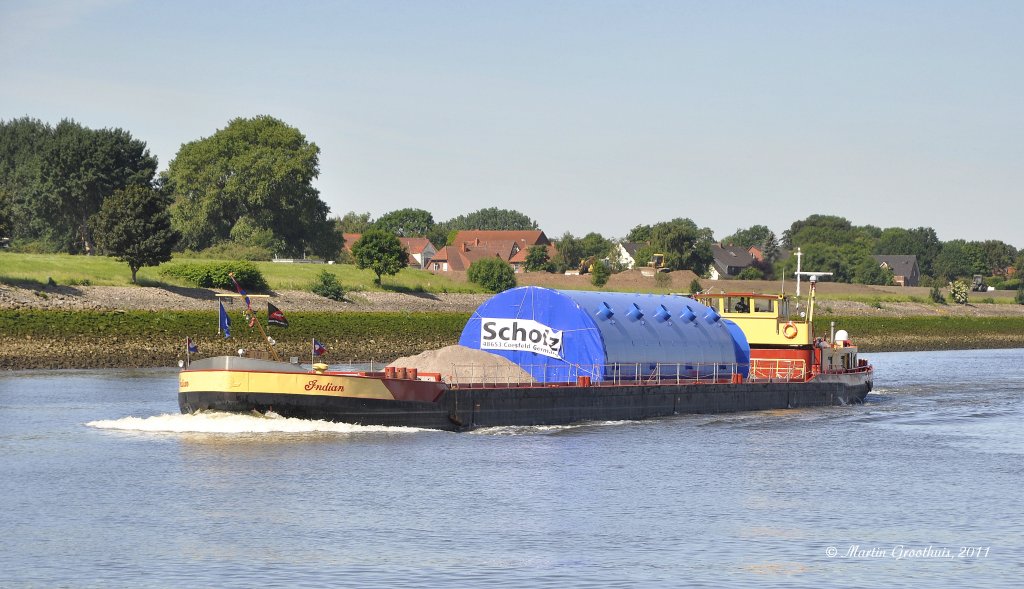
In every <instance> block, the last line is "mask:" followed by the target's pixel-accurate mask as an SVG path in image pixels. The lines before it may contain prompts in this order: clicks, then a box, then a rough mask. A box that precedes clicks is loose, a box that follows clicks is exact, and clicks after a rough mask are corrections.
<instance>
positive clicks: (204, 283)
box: [160, 262, 268, 292]
mask: <svg viewBox="0 0 1024 589" xmlns="http://www.w3.org/2000/svg"><path fill="white" fill-rule="evenodd" d="M232 272H233V273H234V274H235V280H237V281H238V283H239V284H241V285H242V288H245V289H247V290H252V291H256V292H258V291H263V290H267V288H268V287H267V281H266V279H264V278H263V273H261V272H260V271H259V268H257V267H256V266H254V265H253V264H252V263H250V262H211V263H206V264H199V263H191V262H188V263H184V264H169V265H166V266H161V267H160V274H161V275H162V276H173V277H175V278H180V279H181V280H184V281H185V282H188V283H190V284H192V285H194V286H197V287H199V288H223V289H225V290H235V285H234V283H232V282H231V277H230V276H228V274H229V273H232Z"/></svg>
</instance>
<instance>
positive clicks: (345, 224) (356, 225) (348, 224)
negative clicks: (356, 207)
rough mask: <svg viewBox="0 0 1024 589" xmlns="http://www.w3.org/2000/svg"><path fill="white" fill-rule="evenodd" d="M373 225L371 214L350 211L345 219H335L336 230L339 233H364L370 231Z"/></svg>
mask: <svg viewBox="0 0 1024 589" xmlns="http://www.w3.org/2000/svg"><path fill="white" fill-rule="evenodd" d="M371 225H372V223H371V222H370V213H357V212H355V211H349V212H347V213H345V216H344V217H335V218H334V228H335V230H336V231H337V232H338V233H363V232H364V231H368V230H369V229H370V226H371Z"/></svg>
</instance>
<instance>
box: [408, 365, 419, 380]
mask: <svg viewBox="0 0 1024 589" xmlns="http://www.w3.org/2000/svg"><path fill="white" fill-rule="evenodd" d="M407 373H408V374H409V379H410V380H416V379H417V378H418V377H419V375H420V374H419V373H420V371H419V369H418V368H410V369H409V370H408V371H407Z"/></svg>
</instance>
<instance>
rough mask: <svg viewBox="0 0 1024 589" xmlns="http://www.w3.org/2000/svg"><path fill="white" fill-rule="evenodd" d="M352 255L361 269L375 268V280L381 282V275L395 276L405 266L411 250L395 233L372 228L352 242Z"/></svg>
mask: <svg viewBox="0 0 1024 589" xmlns="http://www.w3.org/2000/svg"><path fill="white" fill-rule="evenodd" d="M352 257H353V258H355V260H356V267H358V268H359V269H360V270H365V269H367V268H369V269H370V270H373V273H374V274H376V275H377V278H376V279H375V280H374V282H376V283H377V284H380V279H381V276H384V275H388V276H393V275H395V274H398V271H399V270H401V269H402V268H405V266H406V264H407V262H408V259H409V252H408V251H406V249H405V246H403V245H402V243H401V242H400V241H398V238H397V237H395V234H394V233H390V232H388V231H382V230H380V229H371V230H369V231H367V232H366V233H364V234H363V236H362V237H360V238H359V239H358V240H356V242H355V243H354V244H352Z"/></svg>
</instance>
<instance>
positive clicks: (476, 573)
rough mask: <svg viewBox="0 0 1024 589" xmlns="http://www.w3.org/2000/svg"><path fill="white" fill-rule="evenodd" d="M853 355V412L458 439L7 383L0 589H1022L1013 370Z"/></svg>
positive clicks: (2, 395)
mask: <svg viewBox="0 0 1024 589" xmlns="http://www.w3.org/2000/svg"><path fill="white" fill-rule="evenodd" d="M871 358H872V361H873V362H874V363H875V365H876V367H877V375H876V380H875V382H876V387H877V389H876V391H875V392H874V393H872V394H871V395H870V396H869V397H868V403H867V404H866V405H864V406H852V407H835V408H826V409H813V410H798V411H769V412H759V413H743V414H732V415H710V416H708V415H704V416H679V417H674V418H669V419H660V420H654V421H647V422H615V423H594V424H586V425H577V426H569V427H542V428H541V427H538V428H491V429H485V430H480V431H476V432H473V433H470V434H453V433H444V432H436V431H430V430H416V429H403V428H383V427H360V426H352V425H345V424H330V423H323V422H309V421H301V420H293V419H283V418H262V417H252V416H236V415H226V414H207V415H200V416H191V415H188V416H186V415H180V414H178V413H177V402H176V385H177V380H176V374H175V372H173V371H166V370H145V371H131V370H119V371H103V372H100V371H57V372H8V373H3V374H0V466H2V470H0V500H2V502H3V505H2V508H0V531H2V533H0V587H56V586H63V587H112V586H117V587H121V586H126V587H137V586H141V587H196V586H218V587H253V586H261V587H295V586H360V587H365V586H386V587H445V588H449V587H460V586H473V585H483V584H487V585H488V586H490V587H501V586H508V587H512V586H517V587H518V586H530V587H585V586H621V587H635V586H708V587H721V586H735V587H748V586H751V585H755V584H756V585H758V586H769V587H770V586H807V587H844V586H857V587H860V586H863V587H878V586H920V587H925V586H928V587H982V586H984V587H998V586H1004V587H1019V586H1020V579H1021V578H1022V576H1024V532H1022V526H1021V521H1022V516H1024V499H1022V493H1021V486H1022V484H1024V433H1022V428H1021V425H1022V422H1024V420H1022V417H1024V410H1022V400H1024V399H1022V397H1024V350H995V351H993V350H988V351H968V352H936V353H932V352H929V353H900V354H875V355H872V357H871ZM946 551H948V553H949V554H948V555H947V553H946Z"/></svg>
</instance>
